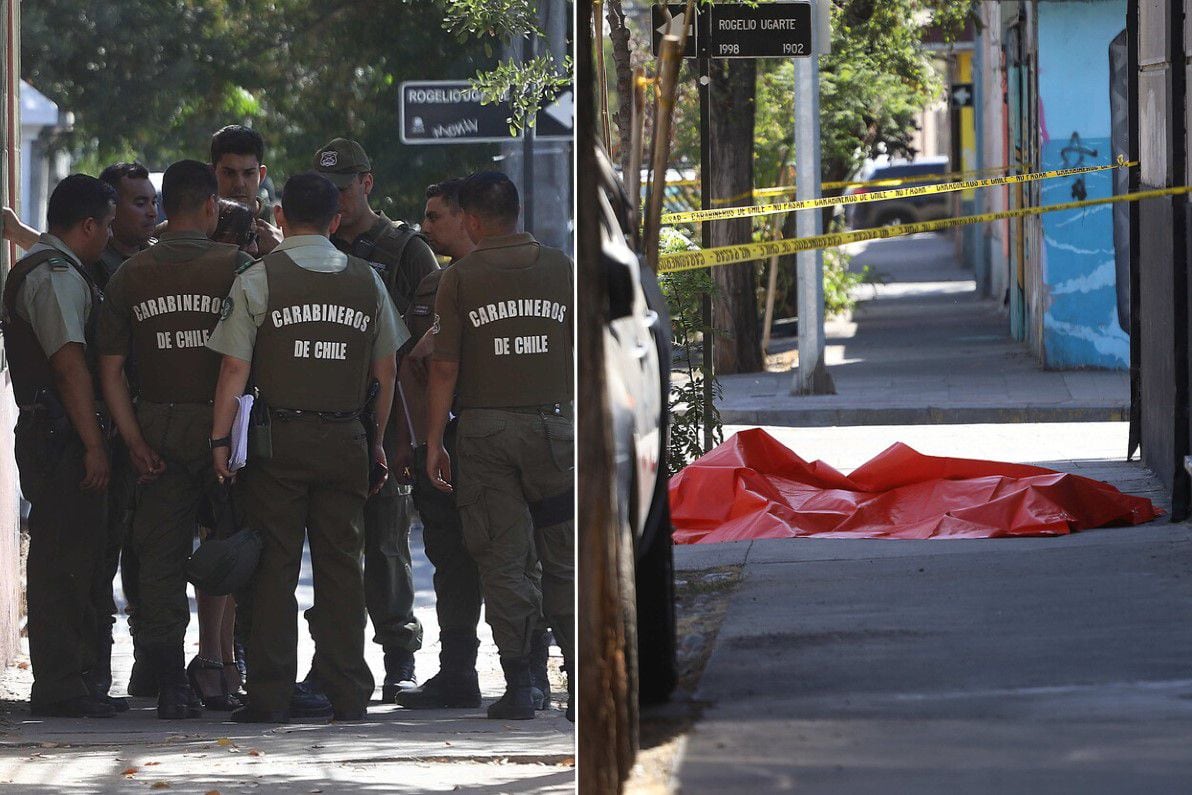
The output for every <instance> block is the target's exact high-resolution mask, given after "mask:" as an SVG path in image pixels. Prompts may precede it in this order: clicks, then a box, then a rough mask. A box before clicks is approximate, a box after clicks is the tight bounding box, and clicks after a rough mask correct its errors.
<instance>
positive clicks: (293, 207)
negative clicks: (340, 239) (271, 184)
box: [281, 171, 339, 229]
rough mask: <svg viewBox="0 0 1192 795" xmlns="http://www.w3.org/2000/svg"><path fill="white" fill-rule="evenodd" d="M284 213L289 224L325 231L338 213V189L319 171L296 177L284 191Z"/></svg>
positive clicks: (282, 207)
mask: <svg viewBox="0 0 1192 795" xmlns="http://www.w3.org/2000/svg"><path fill="white" fill-rule="evenodd" d="M281 211H282V213H284V214H285V217H286V221H287V222H288V223H290V224H297V225H299V226H307V227H313V228H316V229H326V228H327V227H328V226H330V225H331V219H333V218H334V217H335V214H336V213H338V212H339V188H337V187H335V184H334V183H332V181H331V180H329V179H327V178H326V177H324V176H323V175H322V174H319V173H318V172H316V171H307V172H304V173H302V174H296V175H294V176H292V177H290V179H289V180H288V181H287V182H286V186H285V187H284V188H283V189H282V192H281Z"/></svg>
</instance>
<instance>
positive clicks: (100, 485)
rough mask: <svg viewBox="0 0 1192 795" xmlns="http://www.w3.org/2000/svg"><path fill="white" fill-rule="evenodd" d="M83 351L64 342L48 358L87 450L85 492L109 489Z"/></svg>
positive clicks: (103, 453) (107, 473)
mask: <svg viewBox="0 0 1192 795" xmlns="http://www.w3.org/2000/svg"><path fill="white" fill-rule="evenodd" d="M83 350H84V349H83V345H82V344H81V343H78V342H68V343H66V344H65V345H63V346H62V347H61V348H59V349H58V350H57V351H55V352H54V355H52V356H51V357H50V370H52V371H53V373H54V386H55V387H57V389H58V396H59V397H60V398H61V400H62V405H63V407H65V409H66V414H67V416H68V417H70V424H71V425H73V426H74V429H75V432H76V433H78V435H79V438H80V439H81V440H82V442H83V447H84V448H85V449H86V457H85V460H84V469H85V475H84V477H83V482H82V483H81V484H80V485H81V486H82V487H83V488H84V489H90V490H95V491H102V490H103V489H106V488H107V487H108V475H109V473H110V469H109V465H108V453H107V450H106V449H104V439H103V432H102V431H101V430H100V427H99V422H98V421H97V419H96V416H95V391H94V390H95V387H94V385H93V384H92V381H91V373H90V371H89V370H88V369H87V360H86V358H85V357H84V355H83Z"/></svg>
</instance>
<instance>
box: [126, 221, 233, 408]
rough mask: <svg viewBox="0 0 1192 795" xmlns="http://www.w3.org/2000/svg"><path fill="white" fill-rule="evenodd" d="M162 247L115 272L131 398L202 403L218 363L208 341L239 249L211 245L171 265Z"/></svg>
mask: <svg viewBox="0 0 1192 795" xmlns="http://www.w3.org/2000/svg"><path fill="white" fill-rule="evenodd" d="M163 245H164V246H168V245H169V244H168V243H164V244H159V245H158V246H154V247H153V248H151V249H149V250H148V251H143V252H141V253H140V254H136V255H135V256H133V257H132V258H130V259H129V260H128V261H127V262H125V263H124V265H123V266H122V269H121V274H122V275H121V276H120V282H121V288H122V291H123V298H124V302H125V305H126V309H127V311H128V312H129V314H130V315H131V320H132V323H131V326H132V343H133V357H134V358H135V359H136V361H137V372H138V375H139V383H138V387H139V392H138V394H139V395H140V397H141V398H143V399H145V400H148V401H150V402H153V403H205V402H207V401H209V400H211V399H212V397H213V396H214V395H215V384H216V382H217V381H218V380H219V365H220V357H219V355H218V354H217V353H215V352H214V351H212V350H210V349H209V348H208V347H207V338H208V336H210V334H211V331H212V330H213V329H214V328H215V324H216V323H218V322H219V315H220V308H221V306H222V305H223V299H224V298H225V297H226V296H227V294H228V292H229V291H230V290H231V289H232V280H233V279H234V278H235V276H236V265H237V263H238V262H239V259H240V251H239V249H238V248H236V246H233V245H229V244H226V243H215V242H211V244H210V248H209V249H208V250H207V251H204V252H203V253H202V254H199V255H198V256H197V257H194V258H193V259H190V260H186V261H184V262H171V261H168V260H167V259H166V256H167V255H168V252H166V251H165V249H163V248H161V246H163Z"/></svg>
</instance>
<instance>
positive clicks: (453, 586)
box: [414, 421, 482, 635]
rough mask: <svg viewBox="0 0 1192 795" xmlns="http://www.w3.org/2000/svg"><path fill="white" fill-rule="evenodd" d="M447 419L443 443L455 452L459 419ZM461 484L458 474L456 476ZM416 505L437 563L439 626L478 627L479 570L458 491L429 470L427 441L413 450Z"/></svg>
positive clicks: (431, 557)
mask: <svg viewBox="0 0 1192 795" xmlns="http://www.w3.org/2000/svg"><path fill="white" fill-rule="evenodd" d="M457 424H458V423H457V421H452V422H451V423H449V424H448V425H447V430H446V433H445V434H444V444H445V446H446V447H447V454H448V455H450V456H451V460H452V461H453V462H454V461H456V460H457V458H456V453H457V450H456V441H455V440H456V433H455V430H456V425H457ZM456 481H457V483H456V485H457V487H458V485H459V484H458V477H457V478H456ZM414 507H416V508H417V509H418V516H419V517H420V518H421V519H422V543H423V546H424V547H425V548H426V557H427V559H429V560H430V562H431V565H433V566H434V567H435V574H434V583H435V613H436V615H437V616H438V619H439V632H440V635H441V634H442V633H443V632H470V633H475V632H476V625H477V624H479V623H480V604H481V600H482V597H481V591H480V572H479V571H478V570H477V568H476V561H474V560H472V556H471V554H469V553H468V549H467V546H466V545H465V544H464V530H463V525H462V524H461V523H460V518H459V510H458V509H457V508H456V507H455V496H454V495H453V494H446V493H444V492H442V491H439V490H438V489H436V488H435V487H434V484H433V483H431V481H430V478H429V477H428V476H427V474H426V445H422V446H420V447H419V448H418V449H417V450H416V451H415V454H414Z"/></svg>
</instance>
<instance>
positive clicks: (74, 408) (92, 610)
mask: <svg viewBox="0 0 1192 795" xmlns="http://www.w3.org/2000/svg"><path fill="white" fill-rule="evenodd" d="M115 214H116V191H114V190H113V189H112V187H111V186H110V185H108V184H106V183H104V182H101V181H99V180H97V179H95V178H94V177H90V176H87V175H85V174H72V175H71V176H69V177H67V178H66V179H64V180H62V181H61V182H60V183H58V186H57V187H56V188H54V192H53V193H52V194H51V195H50V201H49V208H48V213H47V215H48V221H49V232H48V233H46V234H44V235H41V237H40V238H39V240H38V243H37V245H35V246H33V248H32V249H31V250H30V252H29V254H28V255H27V256H26V257H24V258H23V259H21V260H20V261H19V262H17V263H16V264H15V265H14V266H13V268H12V270H11V271H10V272H9V274H8V278H7V280H6V282H5V285H4V337H5V340H4V342H5V349H6V352H7V354H8V360H9V364H10V367H11V372H12V383H13V391H14V393H15V395H16V400H17V404H18V405H19V407H20V412H21V413H20V417H19V418H18V420H17V427H16V445H15V449H16V458H17V467H18V469H19V470H20V475H21V491H22V493H23V494H24V495H25V499H27V500H28V501H29V502H30V503H31V504H32V510H31V511H30V514H29V556H28V573H27V600H28V614H29V621H28V630H29V658H30V661H31V663H32V665H33V691H32V694H31V695H30V698H29V702H30V708H31V710H32V712H33V714H34V715H39V716H65V717H111V716H112V715H114V714H115V712H116V709H115V707H114V706H113V705H112V704H111V703H110V702H109V701H108V699H106V698H104V697H99V698H97V697H96V694H95V693H92V692H91V691H90V687H89V681H88V674H89V671H90V669H91V668H92V667H93V666H94V665H95V664H96V661H97V649H96V639H97V637H98V634H99V619H98V616H97V612H96V607H95V604H94V600H93V598H92V587H93V583H94V582H95V579H96V577H97V576H98V572H99V569H100V567H101V566H102V565H103V546H104V540H105V532H104V528H105V517H106V511H107V498H106V497H107V494H106V490H107V485H108V478H109V475H110V465H109V459H108V447H107V436H108V429H107V427H106V419H105V418H104V417H103V416H102V414H101V412H102V403H101V402H100V401H98V400H97V398H96V396H97V390H98V386H99V383H98V380H97V379H96V372H95V359H96V356H95V346H94V338H95V322H94V321H95V317H96V314H97V313H98V311H99V307H100V303H101V301H102V294H101V293H100V292H99V290H98V288H97V287H96V286H95V284H94V282H93V281H92V279H91V275H90V273H89V272H88V268H89V267H90V266H92V265H94V264H95V262H96V261H97V260H98V259H99V255H100V252H102V251H103V247H104V245H106V244H107V241H108V235H109V234H110V226H111V223H112V219H113V218H114V217H115Z"/></svg>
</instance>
